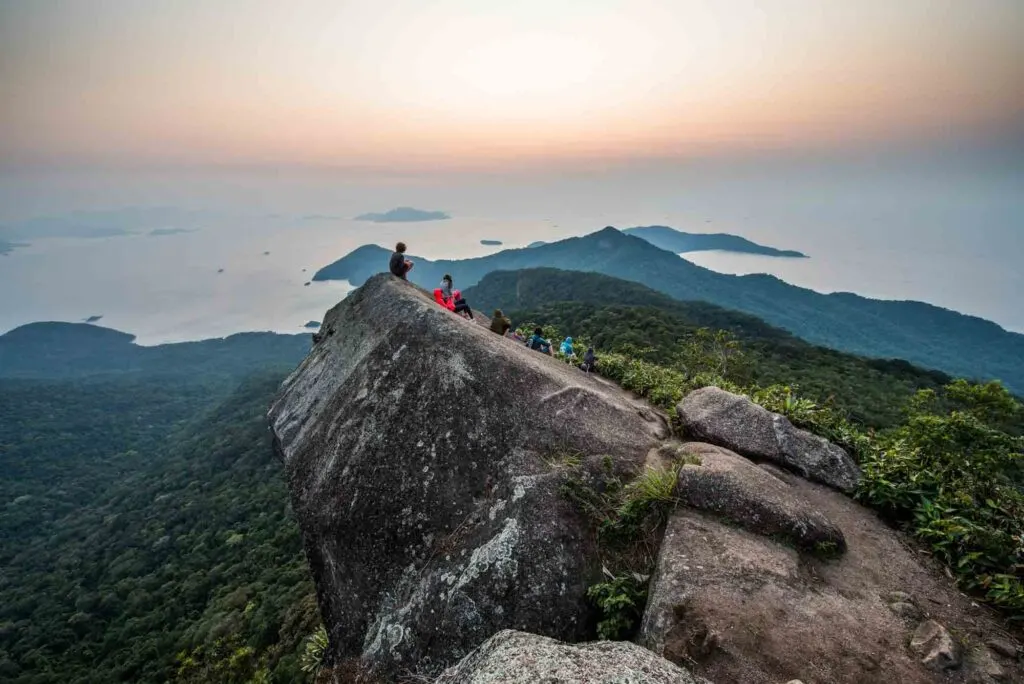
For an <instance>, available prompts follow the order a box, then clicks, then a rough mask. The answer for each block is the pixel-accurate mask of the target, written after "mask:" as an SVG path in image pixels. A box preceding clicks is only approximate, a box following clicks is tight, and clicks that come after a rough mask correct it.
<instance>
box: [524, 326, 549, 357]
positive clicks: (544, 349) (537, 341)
mask: <svg viewBox="0 0 1024 684" xmlns="http://www.w3.org/2000/svg"><path fill="white" fill-rule="evenodd" d="M543 333H544V331H543V330H541V329H540V328H536V329H534V331H533V335H531V336H530V339H528V340H526V346H527V347H529V348H530V349H533V350H534V351H539V352H540V353H542V354H551V343H550V342H548V341H547V340H545V339H544V337H543Z"/></svg>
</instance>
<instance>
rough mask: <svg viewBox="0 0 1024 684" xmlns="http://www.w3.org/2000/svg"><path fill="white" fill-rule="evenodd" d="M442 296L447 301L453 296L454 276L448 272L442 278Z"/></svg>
mask: <svg viewBox="0 0 1024 684" xmlns="http://www.w3.org/2000/svg"><path fill="white" fill-rule="evenodd" d="M439 289H440V290H441V296H442V297H444V299H445V301H449V300H451V298H452V277H451V276H450V275H448V274H447V273H445V274H444V277H443V278H441V287H440V288H439Z"/></svg>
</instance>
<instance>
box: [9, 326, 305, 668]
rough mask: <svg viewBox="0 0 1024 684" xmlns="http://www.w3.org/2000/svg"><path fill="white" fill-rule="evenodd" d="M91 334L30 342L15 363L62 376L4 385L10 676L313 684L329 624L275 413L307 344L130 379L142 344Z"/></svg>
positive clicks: (145, 368) (153, 365)
mask: <svg viewBox="0 0 1024 684" xmlns="http://www.w3.org/2000/svg"><path fill="white" fill-rule="evenodd" d="M89 328H91V326H72V327H63V326H58V327H57V328H54V327H42V328H37V329H36V330H35V331H34V332H36V333H39V335H32V336H29V339H25V338H24V337H23V336H25V335H26V333H25V331H22V332H21V333H19V335H18V336H15V337H21V338H22V340H23V341H25V342H27V343H29V344H33V345H34V344H37V343H39V344H38V346H36V347H35V348H34V349H30V350H22V351H21V352H19V353H18V354H19V355H18V358H19V359H22V360H23V362H22V363H20V364H19V365H18V366H16V367H12V366H10V365H4V366H0V368H3V371H4V372H7V371H10V372H15V373H17V374H18V375H21V376H33V375H35V376H47V378H46V379H42V380H28V379H24V377H22V378H15V379H11V378H6V379H0V469H2V470H3V472H4V477H3V478H2V479H0V502H3V508H0V539H3V544H2V545H0V568H3V570H2V574H0V680H3V681H11V682H26V683H27V682H58V681H59V682H82V683H85V682H95V683H97V684H99V683H101V682H104V683H105V682H114V681H132V682H165V681H170V680H174V679H178V680H179V681H195V682H202V681H249V680H250V679H251V678H252V677H254V676H256V675H257V674H258V673H260V672H261V671H262V672H263V673H264V674H265V675H266V676H269V675H275V676H276V677H277V678H278V679H277V681H300V680H301V679H302V677H303V676H304V674H303V673H302V672H301V671H300V669H299V664H298V655H297V652H298V648H299V643H300V641H301V639H302V638H304V637H305V636H306V635H307V634H309V633H310V632H311V631H313V630H314V629H315V627H316V624H317V623H318V619H319V618H318V615H317V611H316V605H315V600H314V598H313V586H312V584H311V582H310V580H309V577H308V571H307V569H306V564H305V558H304V555H303V553H302V549H301V542H300V536H299V531H298V528H297V526H296V524H295V522H294V520H293V518H292V517H291V514H290V512H289V509H288V494H287V489H286V487H285V485H284V482H283V481H282V479H281V471H280V466H279V463H278V462H277V461H276V459H275V458H274V456H273V453H272V449H271V445H270V442H269V437H268V433H267V428H266V422H265V412H266V407H267V405H268V404H269V402H270V400H271V398H272V397H273V395H274V392H275V391H276V389H277V387H278V385H279V384H280V382H281V380H282V379H283V378H284V376H285V374H286V373H287V372H289V371H290V370H291V369H292V368H293V367H294V365H295V364H296V363H297V362H298V361H299V360H300V359H301V358H302V356H303V355H304V353H305V350H306V348H308V337H306V336H303V338H302V339H299V338H294V337H290V336H277V335H261V336H256V337H253V336H238V337H235V338H229V341H222V340H213V341H209V342H202V343H192V344H188V345H164V346H162V347H153V348H136V350H141V353H142V354H144V355H146V356H148V357H150V358H147V359H145V360H144V361H143V362H142V363H138V364H136V363H135V361H136V360H132V362H133V364H135V365H134V368H131V367H129V368H124V367H123V366H122V367H117V366H116V364H117V363H118V362H119V361H123V360H124V357H123V354H125V353H126V352H127V353H133V351H132V350H131V349H126V347H125V345H126V344H128V345H130V340H131V337H130V336H124V335H122V334H120V333H114V331H103V330H102V329H100V330H98V331H97V330H92V329H89ZM30 332H33V331H30ZM40 335H41V336H42V337H43V338H44V340H43V341H42V342H40V340H39V336H40ZM0 340H3V338H0ZM6 343H7V347H6V348H7V350H8V351H11V350H13V349H14V348H15V346H16V345H15V344H14V343H12V342H11V340H10V338H8V339H7V340H6ZM131 346H134V345H131ZM59 348H77V350H78V357H79V363H78V364H77V366H76V365H75V364H65V365H60V364H58V365H57V366H54V365H52V364H50V362H49V360H48V359H47V354H43V353H40V352H41V351H42V350H44V349H49V350H50V351H53V350H54V349H59ZM32 352H34V353H35V357H36V359H37V362H38V364H40V365H37V366H33V365H32V364H31V363H30V362H29V361H28V358H29V355H30V353H32ZM225 357H230V358H231V359H232V360H231V361H230V362H226V363H221V362H222V361H224V360H225ZM5 358H10V357H9V356H8V357H5ZM214 367H216V372H208V371H211V370H213V369H214ZM54 368H62V369H64V370H65V371H66V372H67V373H68V375H71V376H72V377H71V378H69V379H63V380H60V379H54V378H53V377H52V376H54V375H55V374H56V373H55V371H54ZM98 368H105V369H107V372H103V373H97V372H96V370H97V369H98ZM112 368H116V370H114V372H110V371H111V369H112ZM86 371H89V372H86Z"/></svg>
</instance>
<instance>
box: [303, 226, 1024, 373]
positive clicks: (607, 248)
mask: <svg viewBox="0 0 1024 684" xmlns="http://www.w3.org/2000/svg"><path fill="white" fill-rule="evenodd" d="M411 249H413V250H414V251H415V244H412V245H411ZM387 253H388V252H387V250H385V249H383V248H380V247H378V248H372V247H370V246H364V247H361V248H359V249H357V250H355V251H353V252H351V253H350V254H348V255H347V256H345V257H342V258H341V259H339V260H338V261H336V262H334V263H333V264H330V265H329V266H325V267H324V268H322V269H320V271H318V272H317V274H316V276H315V278H316V279H319V280H331V279H345V280H348V281H349V282H351V283H352V284H353V285H360V284H362V283H363V282H365V281H366V279H367V278H369V277H371V276H372V275H373V274H375V273H379V272H381V271H385V270H386V269H387ZM411 258H412V259H413V260H414V261H415V262H416V267H415V268H414V269H413V270H412V271H410V273H409V278H410V280H411V281H412V282H414V283H416V284H418V285H421V286H423V287H427V288H433V287H436V284H437V283H438V282H439V281H440V279H441V276H442V275H444V274H445V273H450V274H452V275H453V276H454V278H455V286H456V287H459V288H462V289H465V288H467V287H469V286H471V285H474V284H476V283H478V282H479V281H480V280H481V279H482V278H483V277H484V276H486V275H487V274H488V273H491V272H492V271H499V270H504V271H510V270H521V269H528V268H538V267H552V268H559V269H565V270H575V271H587V272H598V273H603V274H605V275H609V276H613V277H616V278H620V279H623V280H629V281H632V282H636V283H640V284H642V285H646V286H647V287H650V288H652V289H654V290H656V291H658V292H661V293H662V294H664V295H667V296H669V297H672V298H673V299H677V300H682V301H703V302H709V303H711V304H716V305H718V306H721V307H724V308H726V309H732V310H735V311H741V312H744V313H748V314H751V315H753V316H756V317H758V318H760V319H762V320H763V321H765V322H766V323H769V324H770V325H773V326H776V327H779V328H782V329H784V330H787V331H789V332H791V333H793V334H794V335H797V336H798V337H801V338H802V339H804V340H806V341H808V342H811V343H813V344H819V345H823V346H827V347H831V348H833V349H838V350H841V351H846V352H851V353H855V354H861V355H864V356H871V357H877V358H898V359H905V360H907V361H910V362H912V363H916V364H918V365H921V366H924V367H927V368H934V369H937V370H941V371H944V372H946V373H950V374H953V375H961V376H966V377H976V378H980V379H998V380H1001V381H1002V382H1004V383H1005V384H1006V385H1007V386H1009V387H1011V388H1012V389H1014V390H1015V391H1021V389H1022V388H1024V335H1021V334H1018V333H1013V332H1008V331H1006V330H1004V329H1002V328H1001V327H999V326H998V325H996V324H995V323H993V322H991V321H986V320H984V319H981V318H978V317H975V316H968V315H964V314H960V313H957V312H955V311H951V310H949V309H944V308H941V307H938V306H934V305H931V304H927V303H923V302H911V301H884V300H877V299H869V298H867V297H862V296H859V295H856V294H850V293H834V294H821V293H818V292H815V291H813V290H809V289H806V288H801V287H797V286H794V285H790V284H788V283H785V282H783V281H781V280H779V279H778V278H775V277H773V276H767V275H747V276H734V275H727V274H722V273H716V272H714V271H711V270H709V269H706V268H703V267H701V266H698V265H696V264H693V263H692V262H689V261H687V260H686V259H683V258H681V257H679V256H678V255H677V254H675V253H674V252H671V251H666V250H664V249H659V248H658V247H656V246H654V245H652V244H650V243H649V242H647V241H645V240H643V239H641V238H639V237H635V236H632V235H626V234H623V233H622V232H620V231H618V230H616V229H614V228H612V227H607V228H604V229H602V230H600V231H597V232H595V233H591V234H590V235H585V236H583V237H575V238H569V239H566V240H561V241H558V242H552V243H549V244H545V245H541V246H538V247H533V248H523V249H509V250H504V251H501V252H498V253H496V254H491V255H488V256H484V257H478V258H473V259H461V260H438V261H430V260H428V259H423V258H420V257H411Z"/></svg>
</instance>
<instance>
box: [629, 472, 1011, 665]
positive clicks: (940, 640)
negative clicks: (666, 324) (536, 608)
mask: <svg viewBox="0 0 1024 684" xmlns="http://www.w3.org/2000/svg"><path fill="white" fill-rule="evenodd" d="M703 458H704V459H705V460H707V454H706V453H705V454H704V455H703ZM789 478H790V481H791V485H790V486H791V488H792V490H793V491H792V495H793V496H795V497H798V498H799V499H800V500H802V501H804V502H806V506H807V507H808V508H809V509H812V510H815V511H819V512H820V513H821V514H822V515H823V516H825V517H826V518H827V519H828V520H830V521H832V523H833V524H834V525H835V526H836V527H838V528H841V529H842V530H843V534H844V537H845V541H846V546H847V549H846V552H845V553H843V554H842V555H839V556H835V557H832V558H829V559H823V558H820V557H819V556H817V555H816V554H812V553H805V552H802V551H801V550H800V549H799V548H796V547H794V546H792V545H791V544H790V543H788V541H787V540H780V539H779V537H778V536H777V535H773V536H765V535H764V534H761V533H756V532H753V531H751V530H749V529H744V528H742V527H737V526H736V525H734V524H731V523H729V522H727V521H724V520H721V519H719V518H718V517H716V516H715V515H712V514H710V513H709V512H704V511H697V510H694V509H692V508H687V507H683V506H681V507H679V508H677V509H676V510H675V511H674V512H673V513H672V514H671V516H670V518H669V521H668V523H667V526H666V530H665V535H664V538H663V539H662V543H661V547H660V550H659V553H658V559H657V563H656V567H655V570H654V573H653V575H652V578H651V583H650V587H649V592H648V600H647V606H646V609H645V612H644V616H643V619H642V622H641V627H640V634H639V635H638V637H637V643H639V644H640V645H642V646H644V647H646V648H649V649H651V650H652V651H654V652H655V653H657V654H658V655H660V656H662V657H664V658H666V659H667V660H670V661H672V662H675V663H680V664H683V665H684V666H685V667H687V669H689V670H691V671H692V672H693V673H694V674H696V675H699V676H702V677H706V678H707V679H709V680H711V681H713V682H720V683H723V684H724V683H725V682H743V683H744V684H779V682H787V681H790V680H793V679H799V680H801V681H804V682H829V683H830V684H862V683H865V682H901V683H905V684H925V683H926V682H936V681H944V682H959V683H967V682H975V681H987V680H983V679H982V680H979V679H978V677H979V676H980V674H983V673H985V672H999V671H1003V672H1004V673H1005V677H1006V678H1007V681H1024V668H1022V667H1021V666H1020V664H1019V663H1015V662H1014V661H1012V660H1010V659H1006V660H1001V661H999V662H998V663H996V664H995V666H993V664H992V662H991V661H992V658H990V659H988V661H985V659H983V658H975V661H977V662H975V661H972V662H965V663H964V664H963V666H962V667H960V668H959V669H956V670H946V671H945V672H943V673H942V674H939V673H937V669H938V668H937V667H936V665H939V666H940V667H952V665H953V662H954V661H953V659H951V658H949V657H947V656H946V654H947V653H948V652H950V649H949V642H948V639H945V638H944V636H943V635H942V634H941V633H940V634H936V633H937V632H940V630H931V631H927V632H926V631H925V630H924V628H920V629H919V628H918V623H919V622H920V618H919V619H917V620H911V619H908V618H907V617H906V616H904V615H901V614H900V613H898V612H897V611H894V610H893V605H895V604H907V605H916V606H920V612H922V613H925V614H926V617H927V618H929V619H931V620H933V621H935V623H936V624H941V625H945V626H946V627H948V628H949V633H952V634H956V635H957V636H958V637H959V638H961V639H963V640H964V641H966V642H969V643H972V644H976V645H980V644H984V643H985V640H986V638H990V637H991V636H992V635H994V634H997V633H998V632H999V623H998V620H996V619H995V616H993V614H992V613H991V612H990V611H988V610H986V609H985V608H982V607H979V606H978V605H976V604H975V603H974V602H972V601H971V600H970V598H968V597H966V596H964V595H963V594H961V593H960V591H959V590H958V589H957V587H956V586H955V584H954V583H953V582H951V581H950V580H949V579H948V578H947V577H946V576H945V575H944V574H943V573H942V572H940V571H938V570H937V568H936V567H935V566H934V565H933V564H932V562H931V560H930V559H928V558H925V557H924V556H922V555H921V554H920V553H918V552H916V551H915V550H914V548H913V547H910V546H908V545H907V544H906V543H905V540H904V539H903V538H902V537H901V535H900V534H899V533H898V532H896V531H894V530H892V529H891V528H890V527H889V526H888V525H886V524H885V523H884V522H883V521H881V520H879V519H878V517H877V516H876V515H875V514H874V513H873V512H871V511H869V510H867V509H865V508H864V507H862V506H861V505H860V504H858V503H857V502H856V501H854V500H852V499H851V498H850V497H848V496H846V495H845V494H842V493H840V492H837V491H835V490H834V489H832V488H829V487H827V486H824V485H819V484H815V483H813V482H809V481H807V480H804V479H802V478H799V477H796V476H792V475H791V476H789ZM989 676H990V675H989ZM1015 677H1016V679H1015Z"/></svg>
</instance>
